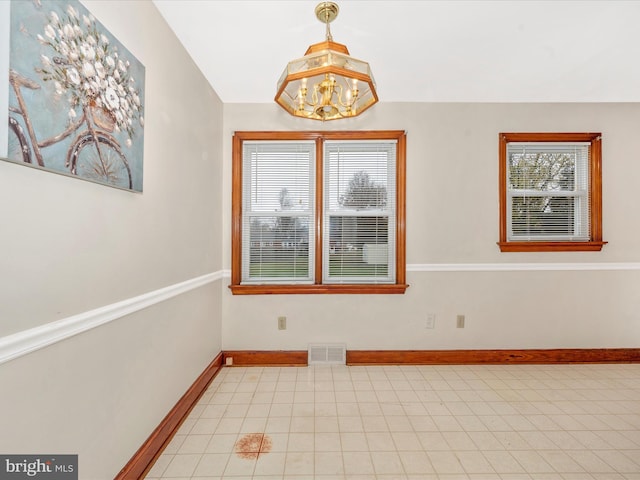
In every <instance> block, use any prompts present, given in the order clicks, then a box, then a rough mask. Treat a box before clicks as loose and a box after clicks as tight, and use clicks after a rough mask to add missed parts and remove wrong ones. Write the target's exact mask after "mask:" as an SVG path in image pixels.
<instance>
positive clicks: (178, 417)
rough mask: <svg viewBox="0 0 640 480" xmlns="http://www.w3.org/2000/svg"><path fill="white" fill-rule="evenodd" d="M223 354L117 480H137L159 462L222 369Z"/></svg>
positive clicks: (201, 375)
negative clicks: (159, 458) (174, 436)
mask: <svg viewBox="0 0 640 480" xmlns="http://www.w3.org/2000/svg"><path fill="white" fill-rule="evenodd" d="M222 357H223V355H222V352H220V353H219V354H218V355H217V356H216V358H214V360H213V361H212V362H211V363H210V364H209V366H208V367H207V368H206V369H205V370H204V371H203V372H202V373H201V374H200V376H199V377H198V378H197V379H196V381H195V382H193V384H192V385H191V387H189V389H188V390H187V391H186V392H185V394H184V395H183V396H182V397H181V398H180V400H178V403H176V404H175V406H174V407H173V408H172V409H171V411H170V412H169V413H168V414H167V416H166V417H164V419H163V420H162V422H160V425H158V426H157V427H156V429H155V430H154V431H153V433H151V435H149V438H147V440H146V441H145V442H144V443H143V444H142V446H141V447H140V448H139V449H138V451H137V452H136V453H135V454H134V455H133V457H131V460H129V462H128V463H127V464H126V465H125V466H124V467H123V469H122V470H120V473H118V475H117V476H116V477H115V480H137V479H140V478H144V476H145V475H146V474H147V472H148V471H149V470H150V469H151V467H152V466H153V464H154V463H155V461H156V460H157V459H158V457H159V456H160V454H161V453H162V451H163V450H164V449H165V447H166V446H167V445H168V444H169V442H170V441H171V439H172V438H173V435H174V434H175V433H176V431H177V430H178V428H180V425H182V422H183V421H184V420H185V419H186V418H187V416H188V415H189V412H191V409H192V408H193V407H194V406H195V405H196V403H198V400H199V399H200V397H201V396H202V394H203V393H204V392H205V391H206V390H207V387H208V386H209V384H210V383H211V381H212V380H213V379H214V378H215V376H216V375H217V374H218V372H219V371H220V369H221V368H222Z"/></svg>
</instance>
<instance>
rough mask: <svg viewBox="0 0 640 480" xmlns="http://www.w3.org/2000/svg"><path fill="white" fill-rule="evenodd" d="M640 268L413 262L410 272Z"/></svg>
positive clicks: (630, 265) (628, 266)
mask: <svg viewBox="0 0 640 480" xmlns="http://www.w3.org/2000/svg"><path fill="white" fill-rule="evenodd" d="M585 270H592V271H598V270H600V271H608V270H640V262H609V263H605V262H593V263H577V262H576V263H412V264H407V271H408V272H522V271H547V272H554V271H585Z"/></svg>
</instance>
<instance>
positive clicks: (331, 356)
mask: <svg viewBox="0 0 640 480" xmlns="http://www.w3.org/2000/svg"><path fill="white" fill-rule="evenodd" d="M308 362H309V365H321V364H325V365H327V364H331V365H345V364H346V363H347V346H346V345H345V344H342V343H337V344H320V343H317V344H311V345H309V358H308Z"/></svg>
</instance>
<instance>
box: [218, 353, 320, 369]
mask: <svg viewBox="0 0 640 480" xmlns="http://www.w3.org/2000/svg"><path fill="white" fill-rule="evenodd" d="M222 353H223V356H224V365H227V361H228V360H227V359H231V360H232V366H234V367H238V366H241V367H249V366H263V367H273V366H276V367H302V366H306V365H307V356H308V352H307V350H225V351H224V352H222ZM230 366H231V365H230Z"/></svg>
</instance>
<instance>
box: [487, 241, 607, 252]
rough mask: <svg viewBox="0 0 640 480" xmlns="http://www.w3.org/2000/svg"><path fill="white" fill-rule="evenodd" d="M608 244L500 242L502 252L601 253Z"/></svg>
mask: <svg viewBox="0 0 640 480" xmlns="http://www.w3.org/2000/svg"><path fill="white" fill-rule="evenodd" d="M606 244H607V242H498V246H499V247H500V251H501V252H599V251H600V250H602V247H603V246H605V245H606Z"/></svg>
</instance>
